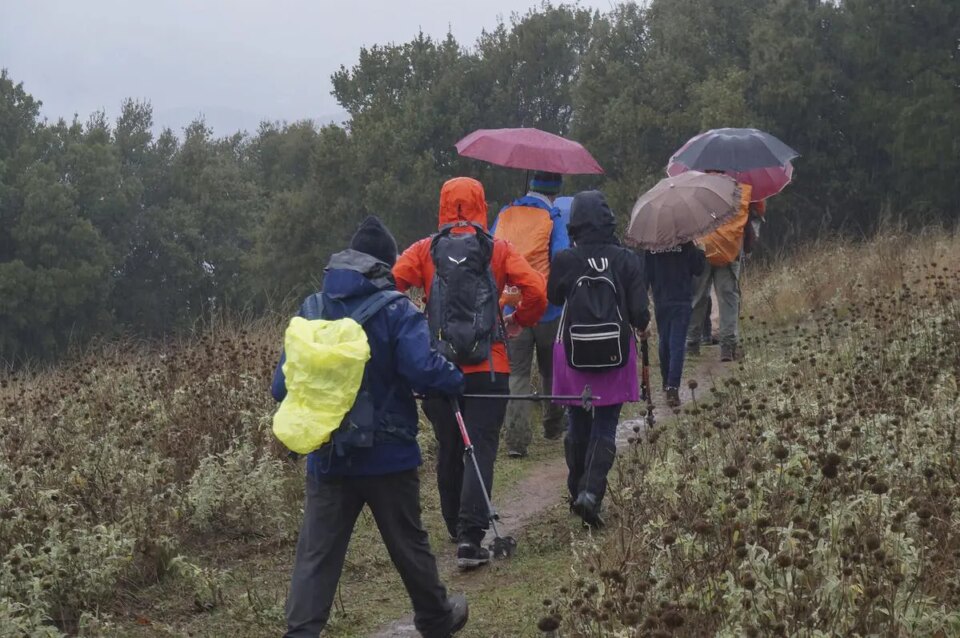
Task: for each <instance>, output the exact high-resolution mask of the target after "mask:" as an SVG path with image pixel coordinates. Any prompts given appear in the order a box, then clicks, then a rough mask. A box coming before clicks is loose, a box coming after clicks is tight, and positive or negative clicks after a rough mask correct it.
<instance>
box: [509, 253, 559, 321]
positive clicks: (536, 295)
mask: <svg viewBox="0 0 960 638" xmlns="http://www.w3.org/2000/svg"><path fill="white" fill-rule="evenodd" d="M498 246H503V248H501V249H500V250H501V253H502V254H503V257H502V259H501V260H499V261H500V263H501V264H502V274H503V276H504V280H505V281H506V284H507V285H508V286H516V287H517V288H519V289H520V305H519V306H517V310H516V313H515V315H516V319H517V323H518V324H519V325H521V326H523V327H524V328H526V327H529V326H533V325H536V323H537V322H538V321H540V317H542V316H543V311H544V310H546V309H547V281H546V279H544V278H543V275H542V274H541V273H539V272H537V271H536V270H534V269H533V267H532V266H531V265H530V264H529V263H527V260H526V259H524V258H523V255H521V254H520V253H518V252H517V251H516V250H514V248H513V246H512V245H511V244H509V243H507V242H503V243H502V244H500V243H498Z"/></svg>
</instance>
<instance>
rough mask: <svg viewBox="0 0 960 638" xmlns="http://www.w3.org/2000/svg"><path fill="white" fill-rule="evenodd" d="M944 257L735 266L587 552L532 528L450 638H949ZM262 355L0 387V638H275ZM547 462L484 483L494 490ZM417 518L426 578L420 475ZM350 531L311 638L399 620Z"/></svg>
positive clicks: (473, 586)
mask: <svg viewBox="0 0 960 638" xmlns="http://www.w3.org/2000/svg"><path fill="white" fill-rule="evenodd" d="M958 249H960V240H957V239H956V238H953V237H947V236H943V235H939V234H934V233H931V234H930V235H928V236H913V237H908V236H899V237H897V236H887V237H884V238H882V239H879V240H877V241H875V242H873V243H869V244H863V245H851V244H845V243H835V244H821V245H818V246H813V247H810V248H809V249H808V250H805V251H804V252H802V253H801V254H799V255H796V256H795V257H792V258H790V259H789V260H786V261H784V262H782V263H777V264H775V265H772V266H769V267H764V268H760V267H756V268H754V267H753V266H752V265H751V266H749V267H748V268H747V272H746V279H745V282H744V315H745V317H747V318H745V321H744V326H743V331H744V336H745V340H746V343H745V345H746V352H747V358H746V359H745V360H744V361H743V362H742V363H740V364H738V365H736V366H734V367H733V374H732V376H731V377H730V378H728V379H727V380H726V381H725V382H723V383H722V384H720V385H719V386H718V387H716V388H713V391H711V390H710V389H708V388H707V387H706V386H707V384H706V382H705V380H701V384H702V386H703V387H698V388H697V389H696V396H697V401H696V404H695V406H693V407H691V408H688V409H687V410H685V411H683V412H681V413H680V414H678V415H677V417H676V419H674V420H672V421H668V420H666V419H661V421H660V423H659V424H658V426H657V429H656V431H655V434H654V435H653V436H651V437H648V438H646V439H643V440H638V441H636V442H635V443H633V444H632V445H631V446H630V448H629V449H628V450H627V451H626V452H625V453H624V454H623V455H622V457H621V462H620V463H619V464H618V469H617V470H616V471H617V473H618V476H619V479H618V481H617V486H616V487H615V488H614V489H613V490H612V494H611V498H610V502H611V509H612V510H613V514H614V516H613V520H614V523H613V525H611V527H610V529H608V530H607V531H606V532H605V533H603V534H600V535H598V536H594V537H591V536H589V535H586V534H584V533H583V532H581V531H580V530H578V529H577V528H576V526H575V525H573V524H572V522H571V521H570V519H569V518H568V517H567V516H566V514H565V511H564V510H563V508H562V506H558V507H557V508H552V509H550V510H549V511H547V512H546V513H544V515H543V517H542V519H541V520H540V521H539V522H537V523H534V524H533V525H530V526H528V529H527V530H525V531H524V532H523V536H522V545H521V547H522V548H524V549H525V553H524V555H523V556H522V557H520V558H518V559H517V560H516V561H513V562H510V563H503V564H500V565H497V566H496V568H495V569H492V570H491V571H490V572H489V575H487V576H483V577H481V578H480V579H474V580H470V579H464V578H455V579H454V580H453V581H452V587H453V588H454V589H460V590H467V591H468V592H469V593H470V594H471V596H472V597H471V601H472V602H474V603H475V605H476V609H477V614H476V616H475V621H474V622H473V623H471V627H470V630H469V631H468V632H467V633H466V634H465V635H468V636H491V635H502V636H515V635H536V634H537V633H538V632H537V629H536V622H537V619H538V618H541V617H542V619H541V625H542V627H543V628H546V629H549V628H550V627H552V626H554V625H558V624H559V625H560V629H559V633H560V635H564V636H577V635H582V636H600V635H613V634H614V633H615V632H617V631H623V630H627V633H626V635H633V633H636V635H689V636H699V635H704V634H705V633H711V632H719V633H721V634H724V635H731V636H734V635H736V636H739V635H773V634H776V633H781V634H787V635H791V634H798V635H833V634H835V633H840V634H847V633H851V632H852V633H856V634H860V635H865V634H882V635H934V634H936V632H938V631H942V632H943V635H957V633H958V632H960V616H958V614H957V613H956V612H955V611H954V610H955V609H957V608H960V599H958V597H960V581H958V580H957V576H956V574H957V573H958V570H957V567H958V565H957V564H956V561H957V560H958V556H960V535H958V532H957V531H956V530H958V529H960V526H958V525H957V521H955V520H954V518H955V517H956V516H957V515H958V514H956V513H955V512H956V511H957V510H958V509H960V508H958V507H957V504H956V502H955V501H956V499H957V494H958V493H960V491H958V489H957V488H958V485H957V477H958V476H960V468H957V467H956V466H955V454H954V451H953V450H954V447H955V445H956V431H955V424H956V412H957V409H958V396H960V394H958V386H957V381H956V378H957V375H958V374H960V356H958V354H957V353H958V352H960V322H958V319H960V304H958V302H955V301H954V297H955V296H956V295H957V293H960V279H958V272H957V269H956V268H955V266H954V263H955V261H956V260H955V258H954V257H953V256H954V255H956V254H957V252H958ZM280 333H281V326H280V325H279V323H262V324H258V325H250V326H247V327H246V328H239V327H232V326H223V327H217V328H213V329H210V330H208V331H205V333H204V334H203V335H202V336H200V337H198V338H197V339H195V340H191V341H185V342H182V343H179V344H176V345H172V346H169V347H163V348H160V347H157V346H150V345H146V344H139V343H128V344H123V345H110V346H104V347H100V348H95V349H93V350H91V351H90V352H89V353H88V354H86V355H84V356H82V357H80V358H78V359H76V360H74V361H73V362H72V363H70V364H68V365H63V366H60V367H57V368H53V369H48V370H32V371H25V372H21V373H18V374H17V375H7V376H5V377H3V378H2V381H0V409H2V412H0V628H2V629H0V635H4V636H5V635H12V636H16V635H24V634H26V635H40V636H42V635H59V634H60V633H71V634H72V633H80V634H83V635H117V636H120V635H123V636H127V635H142V636H173V635H185V634H187V633H190V634H192V635H195V636H216V635H224V634H229V635H239V636H261V635H276V634H278V633H279V629H280V627H281V626H282V606H283V600H284V597H285V595H286V584H287V578H288V574H289V569H290V565H291V563H292V558H293V540H294V539H295V534H296V528H297V526H298V523H299V520H298V519H299V514H300V507H301V499H302V471H303V469H302V465H296V464H293V463H291V462H289V461H288V460H286V459H285V457H284V454H283V450H282V449H280V447H279V446H278V445H277V444H276V443H275V442H274V441H273V439H272V435H271V433H270V430H269V425H270V418H271V416H272V411H273V405H272V400H271V399H270V397H269V394H268V385H269V379H270V376H271V374H272V370H273V366H274V364H275V357H276V354H277V350H278V346H279V343H280ZM714 355H715V353H713V352H711V351H710V350H709V349H708V350H706V351H705V354H704V356H714ZM424 447H425V450H426V453H427V454H428V455H429V454H430V453H431V442H430V440H429V437H424ZM559 455H560V450H559V446H549V445H547V444H541V447H539V448H537V450H536V451H535V453H534V458H533V459H532V460H531V462H529V463H526V464H517V463H513V464H511V463H508V462H506V461H503V462H501V468H500V470H498V472H499V476H498V481H499V483H498V486H497V489H498V492H499V493H501V494H503V493H506V492H508V491H509V489H510V487H511V485H513V484H515V483H517V482H518V481H520V480H522V479H523V477H524V476H525V475H526V474H528V473H529V472H531V471H534V469H535V468H536V467H537V463H540V462H545V461H547V460H549V459H556V457H558V456H559ZM428 466H429V460H428ZM423 494H424V509H425V519H426V521H427V524H428V527H429V528H430V531H431V537H432V538H433V540H434V542H435V544H436V547H437V550H438V551H439V552H440V553H441V554H449V553H450V546H449V545H446V544H445V543H443V542H442V538H443V537H442V535H441V534H440V533H439V532H440V529H441V524H440V522H439V516H438V513H437V499H436V490H435V487H434V486H433V483H432V478H431V477H430V474H429V473H428V472H425V474H424V480H423ZM368 519H369V517H366V516H364V517H361V521H360V525H359V531H358V535H357V537H356V538H355V542H354V543H353V545H352V546H351V551H350V555H349V556H348V565H347V568H346V570H345V574H344V579H343V583H342V585H343V587H342V589H343V591H342V596H341V598H342V600H341V601H340V602H339V603H338V607H337V611H336V613H335V619H334V622H333V624H332V627H331V635H339V636H356V635H365V634H366V633H367V632H369V631H371V630H373V629H375V628H376V627H378V626H381V625H382V624H383V623H384V622H387V621H389V620H391V619H394V618H397V617H399V616H401V615H403V614H404V613H405V612H406V611H407V601H406V597H405V596H404V595H403V594H402V588H401V585H400V583H399V579H398V578H397V577H396V574H395V572H394V570H393V569H392V566H391V565H390V564H389V559H388V558H387V556H386V552H385V551H384V550H383V548H382V547H381V546H380V545H379V543H378V542H377V534H376V531H375V529H373V526H372V524H371V521H370V520H368ZM571 574H572V575H571ZM545 594H546V595H547V598H548V600H546V601H544V600H543V599H544V595H545ZM364 600H368V601H369V600H372V601H376V604H375V605H367V604H364V603H359V602H357V601H364ZM544 603H546V604H544ZM631 632H633V633H631ZM818 632H819V633H818Z"/></svg>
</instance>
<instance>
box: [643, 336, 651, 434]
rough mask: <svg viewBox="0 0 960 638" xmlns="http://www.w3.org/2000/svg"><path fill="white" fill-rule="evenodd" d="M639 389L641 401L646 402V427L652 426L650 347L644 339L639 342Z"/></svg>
mask: <svg viewBox="0 0 960 638" xmlns="http://www.w3.org/2000/svg"><path fill="white" fill-rule="evenodd" d="M640 365H641V366H642V368H641V373H640V388H641V392H642V394H643V397H642V398H643V400H644V401H645V402H646V408H647V415H646V417H645V418H644V420H645V421H646V422H647V426H649V427H652V426H653V393H652V392H651V390H650V346H649V344H648V343H647V339H646V337H644V338H643V339H641V340H640Z"/></svg>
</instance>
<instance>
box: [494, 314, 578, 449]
mask: <svg viewBox="0 0 960 638" xmlns="http://www.w3.org/2000/svg"><path fill="white" fill-rule="evenodd" d="M559 325H560V319H559V318H557V319H555V320H554V321H550V322H548V323H540V324H537V325H536V326H533V327H532V328H524V329H523V330H522V331H521V332H520V334H519V335H517V336H516V337H514V338H513V339H510V341H509V342H508V343H507V348H508V353H509V355H510V394H530V393H531V392H533V384H532V379H531V377H532V368H533V358H534V355H536V358H537V370H538V371H539V373H540V393H541V394H550V393H551V392H552V391H553V342H554V341H555V340H556V338H557V328H558V327H559ZM532 409H533V402H532V401H511V402H510V403H509V404H507V417H506V422H505V424H504V432H503V440H504V443H506V444H507V450H509V451H511V452H520V453H521V454H526V452H527V447H529V445H530V441H532V440H533V433H532V432H531V428H530V416H531V415H530V413H531V411H532ZM540 410H541V411H542V415H543V435H544V437H546V438H548V439H558V438H560V436H561V435H562V434H563V431H564V422H563V413H564V408H563V406H561V405H555V404H553V403H551V402H549V401H544V402H541V403H540Z"/></svg>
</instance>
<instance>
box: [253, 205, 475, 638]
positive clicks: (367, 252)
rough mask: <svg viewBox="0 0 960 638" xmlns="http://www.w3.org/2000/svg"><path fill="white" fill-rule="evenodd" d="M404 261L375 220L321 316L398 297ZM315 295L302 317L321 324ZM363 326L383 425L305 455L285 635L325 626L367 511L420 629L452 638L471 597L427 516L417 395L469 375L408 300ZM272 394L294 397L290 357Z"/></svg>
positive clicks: (453, 388)
mask: <svg viewBox="0 0 960 638" xmlns="http://www.w3.org/2000/svg"><path fill="white" fill-rule="evenodd" d="M396 260H397V244H396V242H395V241H394V239H393V236H392V235H391V234H390V232H389V231H388V230H387V229H386V227H384V226H383V224H381V223H380V220H379V219H377V218H376V217H368V218H367V219H366V220H364V221H363V223H362V224H361V225H360V227H359V229H358V230H357V232H356V234H355V235H354V237H353V239H352V241H351V243H350V248H349V249H348V250H345V251H343V252H339V253H337V254H335V255H333V256H332V257H331V258H330V262H329V263H328V265H327V268H326V271H325V276H324V282H323V291H322V293H320V294H321V299H322V318H323V319H328V320H334V319H342V318H344V317H347V316H348V315H350V313H352V312H354V311H355V310H357V308H358V307H359V306H360V305H361V304H362V303H363V302H364V301H365V300H366V299H368V298H369V297H370V295H372V294H375V293H377V292H378V291H394V290H396V287H395V283H394V279H393V276H392V274H391V267H392V266H393V264H394V263H395V262H396ZM312 297H313V296H311V297H310V298H308V299H307V300H306V301H305V302H304V304H303V306H302V307H301V309H300V316H302V317H304V318H306V319H319V318H321V317H319V316H316V315H317V304H316V303H315V299H312ZM363 328H364V331H365V332H366V334H367V339H368V341H369V343H370V351H371V357H370V360H369V361H368V362H367V365H366V368H365V371H364V378H363V382H362V384H361V387H360V392H361V393H362V392H364V391H366V392H368V393H369V395H370V396H371V397H372V399H373V408H374V414H375V415H377V417H379V418H378V419H377V420H376V422H377V424H378V426H377V429H376V434H375V436H374V441H373V445H372V446H370V447H365V448H351V449H349V450H347V451H346V452H345V454H344V455H343V456H341V455H340V454H339V453H338V451H337V450H336V449H335V446H334V445H333V444H327V445H325V446H324V447H322V448H320V449H319V450H317V451H315V452H312V453H310V455H309V456H308V458H307V477H306V501H305V505H304V515H303V525H302V527H301V529H300V537H299V539H298V542H297V557H296V564H295V566H294V570H293V577H292V581H291V585H290V594H289V598H288V600H287V626H288V631H287V634H286V636H288V637H290V638H300V637H306V636H311V637H316V636H317V635H318V634H319V633H320V631H321V630H322V629H323V627H324V626H325V625H326V623H327V621H328V619H329V617H330V608H331V606H332V604H333V599H334V595H335V594H336V591H337V583H338V581H339V580H340V572H341V570H342V569H343V563H344V559H345V557H346V552H347V545H348V543H349V541H350V536H351V535H352V533H353V527H354V524H355V523H356V520H357V516H359V514H360V511H361V510H362V509H363V506H364V505H367V506H369V507H370V510H371V512H372V513H373V517H374V520H375V521H376V523H377V527H378V528H379V529H380V534H381V536H382V537H383V541H384V543H385V544H386V545H387V549H388V550H389V553H390V557H391V559H392V560H393V563H394V565H395V566H396V568H397V570H398V571H399V572H400V575H401V577H402V579H403V582H404V585H405V586H406V588H407V592H408V594H409V595H410V599H411V601H412V603H413V608H414V623H415V625H416V627H417V629H418V630H419V631H420V633H421V634H422V635H423V636H426V637H428V638H446V637H447V636H451V635H453V634H454V633H456V632H457V631H459V629H461V628H462V627H463V626H464V625H465V624H466V621H467V602H466V599H465V598H464V597H463V596H452V597H449V598H448V596H447V592H446V589H445V588H444V586H443V584H442V583H441V582H440V577H439V575H438V572H437V563H436V560H435V559H434V556H433V554H432V553H431V551H430V544H429V540H428V538H427V533H426V531H425V530H424V528H423V524H422V522H421V519H420V480H419V476H418V470H417V468H418V467H419V465H420V463H421V456H420V447H419V445H418V444H417V440H416V435H417V428H418V423H419V419H418V415H417V405H416V401H415V399H414V392H417V393H422V394H432V395H449V396H457V395H459V394H460V393H461V392H462V387H463V382H464V381H463V374H461V372H460V370H459V369H457V367H456V366H454V365H453V364H452V363H450V362H449V361H447V360H446V359H445V358H443V357H442V356H441V355H439V354H438V353H437V352H436V351H434V350H433V349H432V348H431V345H430V334H429V331H428V329H427V321H426V318H425V317H424V316H423V315H422V314H421V313H420V312H418V310H417V308H416V307H415V306H414V305H413V303H412V302H411V301H410V300H409V299H407V298H406V297H398V298H396V299H394V300H391V301H390V302H389V303H388V304H387V305H386V306H384V307H383V308H382V309H380V310H379V311H377V312H376V314H374V315H373V316H372V317H371V318H370V320H369V321H367V322H366V323H365V324H364V326H363ZM272 393H273V397H274V398H275V399H276V400H277V401H282V400H283V398H284V397H285V396H286V384H285V380H284V375H283V359H282V358H281V361H280V364H279V365H278V366H277V370H276V372H275V374H274V379H273V387H272Z"/></svg>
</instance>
